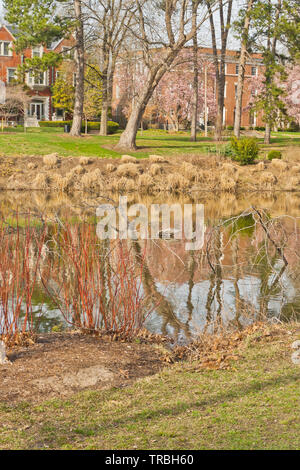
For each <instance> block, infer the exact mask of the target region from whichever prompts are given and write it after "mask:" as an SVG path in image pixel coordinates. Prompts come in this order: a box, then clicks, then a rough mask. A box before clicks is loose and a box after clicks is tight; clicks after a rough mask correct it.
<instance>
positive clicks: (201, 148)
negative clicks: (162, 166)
mask: <svg viewBox="0 0 300 470" xmlns="http://www.w3.org/2000/svg"><path fill="white" fill-rule="evenodd" d="M119 137H120V132H119V133H117V134H114V135H110V136H107V137H101V136H99V135H97V134H90V135H88V136H83V137H82V138H76V137H71V136H69V135H68V134H64V133H63V131H62V129H55V128H37V129H28V130H27V132H26V133H24V132H22V129H17V131H15V130H10V131H9V132H6V133H2V134H1V132H0V146H1V153H2V154H3V155H8V156H13V155H46V154H49V153H53V152H57V153H59V154H60V155H62V156H69V155H72V156H83V155H86V156H93V157H102V158H115V157H119V156H120V153H119V152H116V151H115V150H114V146H115V145H116V144H117V142H118V140H119ZM260 142H261V144H262V149H263V151H264V152H265V151H267V150H268V149H269V148H272V147H276V148H278V147H280V148H282V149H284V148H285V147H290V146H299V147H300V133H290V134H283V133H281V132H278V133H273V138H272V144H271V146H267V147H266V146H264V145H263V139H262V138H261V139H260ZM137 145H138V147H139V148H138V151H137V152H134V153H132V152H130V153H131V154H135V155H136V156H137V157H141V158H142V157H148V156H149V155H151V154H153V153H155V154H158V155H183V154H189V155H191V154H197V153H202V154H203V153H206V152H207V150H208V149H209V148H216V144H215V143H214V142H213V139H212V137H208V138H205V137H203V136H201V135H199V137H198V141H197V142H191V141H190V135H189V133H188V132H180V133H178V134H169V133H167V132H165V131H151V130H149V131H143V132H139V133H138V138H137Z"/></svg>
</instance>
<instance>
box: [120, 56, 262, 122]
mask: <svg viewBox="0 0 300 470" xmlns="http://www.w3.org/2000/svg"><path fill="white" fill-rule="evenodd" d="M188 51H191V49H189V48H186V50H185V51H184V52H185V53H188ZM155 53H158V54H159V53H160V51H159V50H155ZM129 61H131V62H132V64H131V70H132V74H133V75H134V74H135V70H136V71H137V82H139V81H140V80H141V75H140V71H141V69H143V65H142V61H141V59H140V58H139V53H137V55H136V56H135V57H133V58H132V59H129ZM225 61H226V65H225V72H226V82H225V102H224V114H223V122H224V126H233V125H234V117H235V96H236V90H237V81H238V67H239V65H238V64H239V53H238V52H237V51H233V50H227V51H226V59H225ZM199 62H200V63H201V62H202V63H206V64H210V68H211V69H212V70H213V65H212V64H213V52H212V49H210V48H201V49H199ZM118 67H119V68H117V70H116V76H115V80H114V86H113V100H112V114H113V119H114V120H116V121H118V122H120V123H122V124H123V125H124V124H125V123H126V117H124V114H123V113H122V110H123V109H124V107H127V108H128V101H130V99H131V97H130V93H129V89H130V86H129V84H127V86H126V85H125V86H124V84H122V78H121V77H122V74H124V73H123V71H122V67H123V65H122V60H120V61H119V65H118ZM125 67H128V59H126V65H125ZM203 67H204V66H203ZM262 67H263V64H262V59H261V56H260V55H259V54H252V55H251V56H250V57H249V58H248V60H247V63H246V67H245V85H244V94H243V113H242V122H241V125H242V126H243V127H245V128H249V127H251V126H253V127H254V126H263V125H264V123H263V121H262V116H261V114H259V115H256V114H251V113H250V111H246V110H245V108H246V107H247V105H248V103H249V100H250V98H251V91H250V90H249V86H248V82H249V79H250V80H251V79H252V78H253V77H255V76H257V75H258V74H259V72H260V69H262ZM186 68H187V72H189V73H187V74H186V77H187V78H186V79H187V80H189V81H190V83H192V74H191V70H192V63H191V62H190V63H189V64H188V63H187V64H186ZM199 80H200V81H203V82H204V69H202V70H201V67H200V72H199ZM159 86H160V85H158V87H159ZM208 88H210V91H211V92H212V93H214V100H215V102H216V83H215V76H214V74H213V75H212V74H210V76H209V78H208ZM202 111H203V110H202ZM201 114H203V116H201ZM202 122H204V113H203V112H201V109H199V123H202ZM209 122H210V123H211V124H213V120H212V119H210V118H209ZM152 124H154V122H153V121H152ZM158 124H159V125H160V126H161V127H162V126H163V125H164V122H163V120H161V118H160V119H159V122H158Z"/></svg>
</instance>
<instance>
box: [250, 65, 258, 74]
mask: <svg viewBox="0 0 300 470" xmlns="http://www.w3.org/2000/svg"><path fill="white" fill-rule="evenodd" d="M254 68H255V74H254V75H253V74H252V69H254ZM250 75H251V77H257V67H256V65H251V71H250Z"/></svg>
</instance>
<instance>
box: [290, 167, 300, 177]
mask: <svg viewBox="0 0 300 470" xmlns="http://www.w3.org/2000/svg"><path fill="white" fill-rule="evenodd" d="M290 172H291V174H292V175H298V174H299V173H300V165H294V166H292V168H291V169H290Z"/></svg>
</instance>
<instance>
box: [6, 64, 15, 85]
mask: <svg viewBox="0 0 300 470" xmlns="http://www.w3.org/2000/svg"><path fill="white" fill-rule="evenodd" d="M10 70H14V78H13V79H12V80H15V79H16V72H17V68H16V67H7V72H6V73H7V77H6V80H7V83H11V82H10V81H9V71H10Z"/></svg>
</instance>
